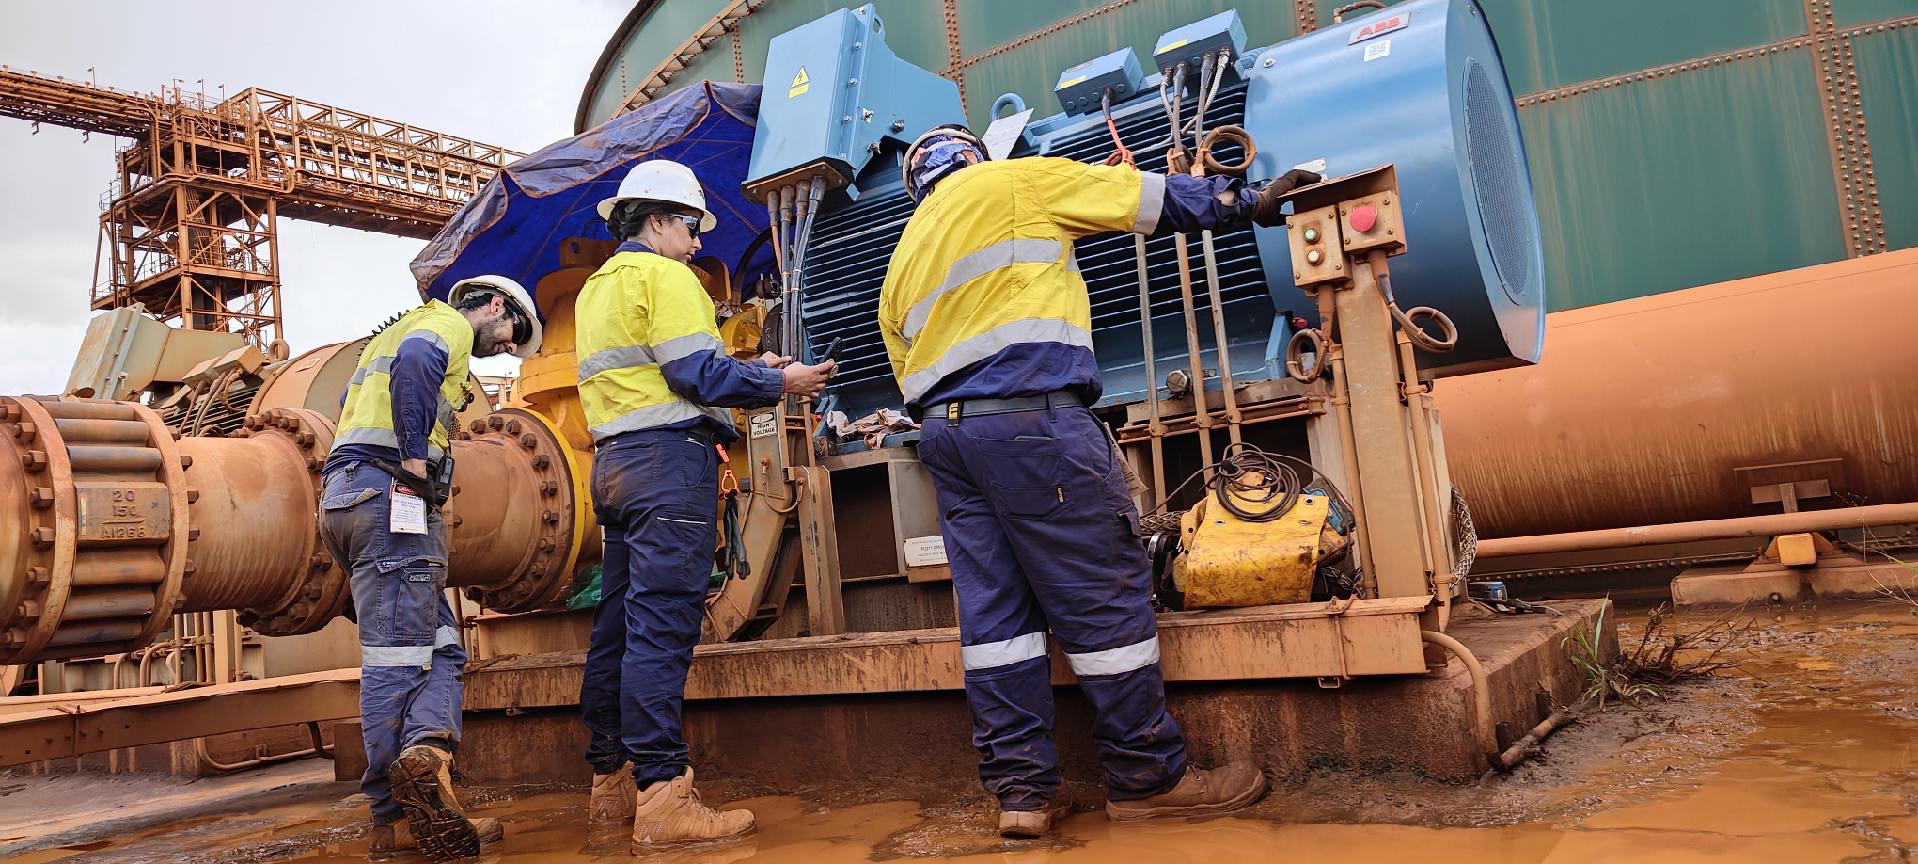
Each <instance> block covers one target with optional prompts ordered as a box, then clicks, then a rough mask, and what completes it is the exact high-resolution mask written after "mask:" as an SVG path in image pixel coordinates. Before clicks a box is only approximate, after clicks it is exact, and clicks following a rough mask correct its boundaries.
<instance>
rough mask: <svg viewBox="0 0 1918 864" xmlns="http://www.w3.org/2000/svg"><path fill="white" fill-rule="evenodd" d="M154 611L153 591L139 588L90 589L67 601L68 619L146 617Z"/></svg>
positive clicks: (90, 619) (89, 619)
mask: <svg viewBox="0 0 1918 864" xmlns="http://www.w3.org/2000/svg"><path fill="white" fill-rule="evenodd" d="M152 613H153V592H152V591H146V590H142V589H139V588H120V589H115V590H110V591H90V592H87V593H85V594H80V595H77V596H75V597H74V598H72V599H70V600H68V601H67V608H66V617H67V620H68V621H92V620H97V619H101V618H144V617H146V616H147V615H150V614H152Z"/></svg>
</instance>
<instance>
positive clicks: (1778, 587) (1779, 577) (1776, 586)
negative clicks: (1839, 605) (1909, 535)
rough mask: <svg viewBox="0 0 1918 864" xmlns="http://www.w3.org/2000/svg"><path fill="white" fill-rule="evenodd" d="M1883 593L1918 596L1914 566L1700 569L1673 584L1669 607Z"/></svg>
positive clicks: (1853, 563) (1849, 562)
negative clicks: (1893, 592)
mask: <svg viewBox="0 0 1918 864" xmlns="http://www.w3.org/2000/svg"><path fill="white" fill-rule="evenodd" d="M1887 591H1896V592H1907V593H1910V594H1911V595H1912V596H1918V567H1914V566H1913V565H1908V564H1904V563H1901V562H1898V561H1886V562H1883V563H1873V564H1866V563H1864V562H1862V561H1859V560H1857V559H1839V562H1837V563H1823V564H1819V565H1817V566H1814V567H1782V566H1776V565H1773V566H1753V567H1701V568H1697V569H1692V570H1687V571H1685V572H1683V573H1680V574H1678V578H1676V579H1673V580H1672V605H1674V606H1677V607H1679V608H1681V609H1713V608H1726V607H1732V606H1743V605H1746V604H1754V605H1757V604H1765V603H1787V604H1795V603H1808V602H1811V601H1813V600H1868V599H1872V598H1875V597H1883V596H1885V593H1886V592H1887Z"/></svg>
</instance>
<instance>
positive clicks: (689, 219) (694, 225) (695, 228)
mask: <svg viewBox="0 0 1918 864" xmlns="http://www.w3.org/2000/svg"><path fill="white" fill-rule="evenodd" d="M673 217H674V218H676V219H678V220H679V221H681V222H684V223H686V230H687V231H688V232H691V234H692V235H693V238H694V239H698V238H699V223H700V220H701V219H702V218H703V217H699V216H687V215H685V214H683V213H674V214H673Z"/></svg>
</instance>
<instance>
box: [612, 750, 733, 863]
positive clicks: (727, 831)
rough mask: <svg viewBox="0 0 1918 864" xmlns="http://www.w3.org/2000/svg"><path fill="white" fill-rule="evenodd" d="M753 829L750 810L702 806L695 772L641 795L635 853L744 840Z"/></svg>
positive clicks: (635, 812)
mask: <svg viewBox="0 0 1918 864" xmlns="http://www.w3.org/2000/svg"><path fill="white" fill-rule="evenodd" d="M752 830H753V812H752V811H751V810H714V809H712V808H711V807H707V806H706V805H704V804H702V803H700V801H699V792H698V791H697V790H695V789H694V788H693V769H692V768H687V769H686V773H684V774H681V775H679V776H678V777H674V778H673V779H671V780H661V781H659V782H658V783H654V784H652V785H651V786H648V787H646V788H645V789H644V790H641V791H640V793H639V799H638V803H637V804H636V805H635V806H634V808H633V849H632V851H633V854H634V855H644V854H647V853H649V852H652V851H655V850H658V849H662V848H669V847H673V846H686V845H692V844H697V843H713V842H718V841H722V840H731V839H733V838H736V837H743V836H745V835H746V834H748V833H751V831H752Z"/></svg>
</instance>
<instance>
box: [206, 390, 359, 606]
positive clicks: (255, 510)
mask: <svg viewBox="0 0 1918 864" xmlns="http://www.w3.org/2000/svg"><path fill="white" fill-rule="evenodd" d="M235 434H236V435H237V436H238V437H235V438H193V437H189V438H182V439H180V451H181V453H183V454H185V455H187V456H189V457H191V459H192V464H191V465H190V466H189V467H188V468H187V472H186V478H187V482H188V484H189V488H191V489H192V490H193V491H194V496H193V503H192V504H191V506H190V507H189V518H190V519H191V520H192V524H193V525H195V526H196V527H199V528H200V533H199V535H198V537H197V539H195V540H194V542H193V560H194V565H195V566H194V571H193V573H192V574H191V575H189V576H188V577H187V597H186V600H185V604H184V605H183V606H182V607H181V609H180V610H179V611H182V612H212V611H215V610H221V609H239V610H243V612H244V613H246V614H244V615H243V616H242V617H243V618H245V622H244V623H246V624H247V626H250V627H253V628H254V629H257V630H259V631H261V632H263V633H269V634H273V635H285V634H290V633H303V632H307V631H308V630H309V629H318V627H319V626H324V625H325V623H326V622H327V621H328V620H331V619H332V618H333V616H334V615H335V614H338V612H339V607H340V606H341V604H343V603H344V602H345V594H344V592H343V591H340V590H338V589H337V588H336V587H335V586H333V585H331V584H330V583H332V582H337V581H338V578H337V576H336V575H335V574H329V573H328V572H327V571H328V570H329V569H331V567H330V565H331V562H329V561H326V560H324V559H325V557H326V556H325V550H324V549H323V548H321V547H320V544H319V538H318V537H317V536H316V534H315V525H316V522H315V519H316V515H317V511H318V507H317V502H318V500H319V493H320V472H319V469H320V465H321V463H322V462H323V461H324V460H325V458H326V451H327V448H328V447H330V446H331V444H332V441H333V424H331V423H330V422H328V421H327V420H326V419H325V418H324V417H321V416H319V415H318V414H317V413H315V412H312V411H307V410H304V409H299V410H289V409H276V410H274V411H269V412H267V413H266V414H261V415H255V416H253V417H249V418H247V419H246V421H245V424H244V426H243V427H242V428H241V429H240V430H239V431H238V432H236V433H235ZM316 557H317V558H318V559H321V560H316ZM309 589H311V590H310V591H309ZM305 593H317V594H318V595H319V596H317V597H311V598H308V597H304V596H300V595H302V594H305ZM302 604H304V605H302Z"/></svg>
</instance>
